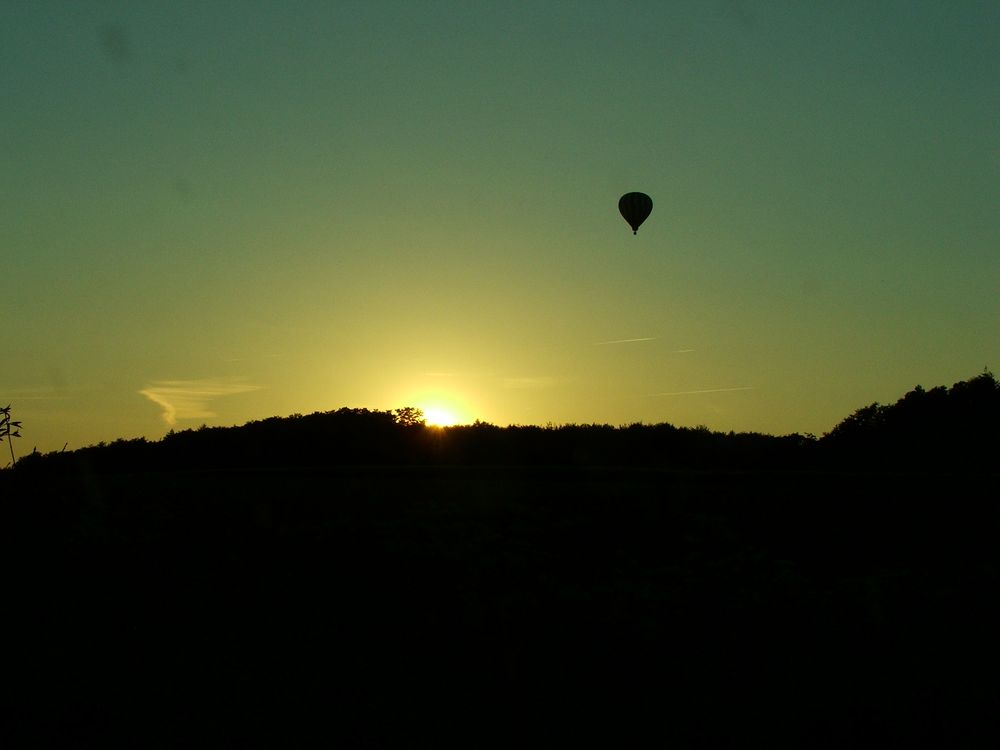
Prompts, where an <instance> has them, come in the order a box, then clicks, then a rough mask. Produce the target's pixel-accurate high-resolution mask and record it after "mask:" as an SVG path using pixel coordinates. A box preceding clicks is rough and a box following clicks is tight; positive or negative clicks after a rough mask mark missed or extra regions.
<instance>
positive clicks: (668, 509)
mask: <svg viewBox="0 0 1000 750" xmlns="http://www.w3.org/2000/svg"><path fill="white" fill-rule="evenodd" d="M996 407H997V383H996V380H995V379H994V378H993V376H992V375H990V374H988V373H984V374H983V375H981V376H978V377H976V378H973V379H972V380H969V381H965V382H962V383H956V384H955V385H953V386H952V387H951V388H934V389H931V390H930V391H924V390H923V389H920V388H918V389H915V390H914V391H912V392H910V393H908V394H906V395H905V396H904V397H903V398H901V399H900V400H898V401H897V402H896V403H895V404H892V405H888V406H880V405H877V404H875V405H872V406H870V407H865V408H863V409H859V410H858V411H857V412H855V413H854V414H853V415H851V416H849V417H848V418H847V419H845V420H844V421H843V422H841V423H840V424H839V425H837V427H835V428H834V429H833V430H831V432H830V433H829V434H827V435H824V436H823V437H821V438H818V439H815V438H812V437H810V436H800V435H791V436H783V437H774V436H767V435H754V434H750V435H745V434H732V433H715V432H711V431H709V430H705V429H685V428H676V427H673V426H671V425H628V426H623V427H611V426H608V425H567V426H561V427H551V428H543V427H503V428H501V427H497V426H494V425H488V424H482V423H477V424H474V425H468V426H464V427H452V428H444V429H440V428H431V427H427V426H425V425H423V424H421V423H420V420H419V419H418V418H417V417H418V416H419V415H416V414H415V413H414V412H413V411H412V410H409V411H408V410H399V411H396V412H381V411H368V410H362V409H340V410H337V411H333V412H325V413H317V414H311V415H294V416H292V417H287V418H271V419H265V420H261V421H257V422H251V423H248V424H246V425H243V426H240V427H230V428H208V427H205V428H201V429H195V430H184V431H179V432H175V433H172V434H170V435H168V436H166V437H165V438H164V439H163V440H160V441H156V442H151V441H145V440H121V441H115V442H114V443H111V444H108V445H103V446H91V447H88V448H85V449H80V450H77V451H72V452H66V453H52V454H46V455H38V454H35V455H32V456H27V457H24V458H22V459H21V460H20V461H19V462H18V463H17V465H16V468H15V469H14V470H10V471H3V472H0V497H2V503H0V546H2V548H3V549H4V550H5V552H7V555H8V566H7V567H6V571H7V575H6V578H5V583H6V586H5V597H6V599H5V601H6V602H7V603H8V607H7V612H8V615H7V617H6V626H7V631H8V640H9V643H10V644H12V648H11V650H10V654H9V657H8V660H7V662H6V663H5V674H6V676H7V678H8V682H9V683H10V684H12V685H14V686H15V688H16V689H15V690H14V696H13V698H12V699H11V700H9V702H8V711H9V715H10V717H11V719H10V720H9V721H7V722H6V723H5V726H4V727H3V729H2V730H0V731H3V732H5V733H6V734H9V735H12V741H10V742H6V743H5V744H7V745H9V746H11V747H28V746H35V747H91V746H99V747H108V746H114V745H127V746H131V747H136V746H141V747H175V746H178V745H180V744H188V743H189V742H190V739H191V738H192V737H198V738H199V739H201V740H203V741H204V742H205V743H206V744H212V745H214V746H220V747H244V746H251V745H266V746H282V747H284V746H296V747H298V746H315V745H323V746H337V747H373V748H380V747H428V748H430V747H434V748H440V747H463V748H467V747H483V748H491V747H495V748H501V747H504V748H506V747H511V746H518V747H565V746H571V745H583V744H588V745H593V744H601V745H606V746H650V745H655V746H668V747H677V748H707V747H711V748H720V747H731V748H736V747H739V748H747V747H767V748H769V749H770V748H789V750H790V749H791V748H796V749H798V748H840V747H858V746H864V747H868V746H872V747H874V746H878V747H907V748H922V747H927V748H938V747H956V748H979V747H984V748H985V747H996V746H998V745H1000V724H998V723H997V721H996V705H998V702H1000V688H998V687H997V681H996V674H997V673H1000V651H998V649H996V647H995V640H996V633H997V632H1000V599H998V598H997V596H996V592H997V590H998V589H1000V547H998V545H997V544H996V539H995V537H996V530H997V529H998V528H1000V506H998V505H997V502H996V500H995V498H996V497H997V496H998V495H997V470H996V467H995V463H993V462H991V461H990V459H991V456H995V449H996V440H997V438H996V436H995V435H996V433H995V430H993V429H991V425H995V424H996V421H995V416H996ZM5 739H6V738H5Z"/></svg>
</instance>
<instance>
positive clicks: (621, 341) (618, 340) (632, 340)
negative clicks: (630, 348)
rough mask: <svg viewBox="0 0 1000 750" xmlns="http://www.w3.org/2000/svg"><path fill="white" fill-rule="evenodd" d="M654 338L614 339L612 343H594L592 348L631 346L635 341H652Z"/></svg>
mask: <svg viewBox="0 0 1000 750" xmlns="http://www.w3.org/2000/svg"><path fill="white" fill-rule="evenodd" d="M655 339H656V337H655V336H640V337H639V338H634V339H615V340H614V341H596V342H594V346H608V345H609V344H633V343H635V342H636V341H654V340H655Z"/></svg>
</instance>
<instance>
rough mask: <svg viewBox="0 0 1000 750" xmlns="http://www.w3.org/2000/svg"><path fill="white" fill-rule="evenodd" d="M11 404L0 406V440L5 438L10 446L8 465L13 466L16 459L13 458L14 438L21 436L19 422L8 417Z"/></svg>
mask: <svg viewBox="0 0 1000 750" xmlns="http://www.w3.org/2000/svg"><path fill="white" fill-rule="evenodd" d="M10 407H11V404H7V406H4V407H2V408H0V441H2V440H3V439H4V438H7V444H8V445H9V446H10V465H11V467H13V466H14V463H15V462H16V460H17V459H15V458H14V438H16V437H21V423H20V422H17V421H14V420H12V419H11V418H10Z"/></svg>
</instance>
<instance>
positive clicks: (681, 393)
mask: <svg viewBox="0 0 1000 750" xmlns="http://www.w3.org/2000/svg"><path fill="white" fill-rule="evenodd" d="M753 389H754V388H753V386H752V385H740V386H737V387H735V388H702V389H701V390H697V391H671V392H669V393H650V394H648V395H649V396H651V397H652V396H691V395H694V394H696V393H730V392H732V391H752V390H753Z"/></svg>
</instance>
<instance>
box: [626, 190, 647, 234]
mask: <svg viewBox="0 0 1000 750" xmlns="http://www.w3.org/2000/svg"><path fill="white" fill-rule="evenodd" d="M618 210H619V211H621V214H622V216H623V217H624V218H625V221H627V222H628V225H629V226H630V227H632V234H635V233H636V232H638V231H639V226H640V225H641V224H642V222H644V221H645V220H646V217H647V216H649V212H650V211H652V210H653V199H652V198H650V197H649V196H648V195H646V194H645V193H625V195H623V196H622V197H621V198H619V199H618Z"/></svg>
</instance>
